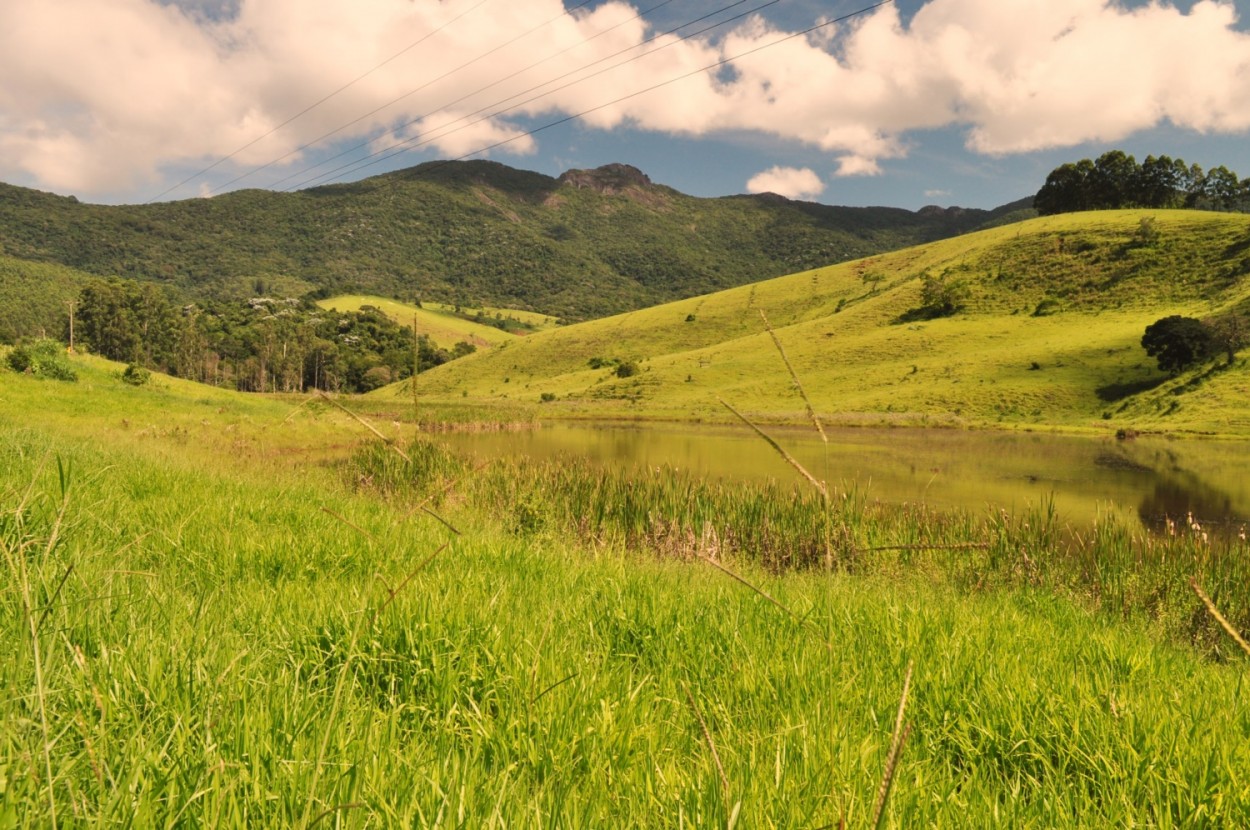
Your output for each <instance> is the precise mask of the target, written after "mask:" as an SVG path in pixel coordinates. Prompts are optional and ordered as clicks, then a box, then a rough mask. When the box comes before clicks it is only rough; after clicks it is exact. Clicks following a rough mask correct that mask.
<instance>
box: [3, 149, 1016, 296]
mask: <svg viewBox="0 0 1250 830" xmlns="http://www.w3.org/2000/svg"><path fill="white" fill-rule="evenodd" d="M1029 203H1031V200H1025V201H1024V202H1020V203H1016V204H1013V205H1007V206H1004V207H1003V208H1000V209H998V210H995V211H984V210H964V209H960V208H949V209H943V208H936V207H933V208H925V209H922V210H920V211H916V212H913V211H907V210H899V209H894V208H846V207H830V206H826V205H819V204H813V203H805V202H794V201H790V200H788V199H784V198H782V197H780V196H776V195H771V194H764V195H756V196H732V197H724V198H716V199H701V198H695V197H691V196H687V195H684V194H682V193H679V192H677V191H676V190H673V189H672V188H668V187H664V186H662V185H657V184H653V183H652V182H651V181H650V180H649V179H648V178H647V177H646V176H645V175H644V174H643V173H642V172H640V171H638V170H636V169H634V168H632V167H628V166H625V165H608V166H606V167H602V168H599V169H597V170H576V171H569V172H568V173H565V174H564V175H563V176H561V177H559V178H553V177H550V176H545V175H541V174H538V173H532V172H527V171H522V170H515V169H512V168H509V167H506V166H504V165H502V164H498V163H495V162H486V161H471V162H455V163H445V162H432V163H429V164H425V165H421V166H418V167H415V168H411V169H409V170H404V171H399V172H396V173H390V174H386V175H384V176H378V177H375V178H372V179H366V180H363V181H360V182H355V183H352V184H344V185H332V186H326V187H318V188H312V189H309V190H303V191H299V192H295V193H276V192H269V191H262V190H245V191H237V192H233V193H228V194H225V195H222V196H217V197H214V198H211V199H191V200H185V201H178V202H168V203H161V204H152V205H123V206H103V205H89V204H81V203H79V202H78V201H77V200H76V199H74V198H72V197H62V196H56V195H53V194H49V193H42V192H39V191H34V190H29V189H25V188H20V187H15V186H11V185H0V255H6V256H10V257H15V258H18V259H24V260H31V261H38V262H51V263H58V264H61V265H66V266H70V267H73V268H76V269H79V270H82V271H86V272H89V273H93V274H99V275H106V276H123V277H131V278H138V279H146V280H154V281H157V282H159V283H161V284H163V285H166V286H168V287H169V288H171V289H172V290H174V291H175V292H176V293H178V294H180V295H181V296H183V297H185V298H187V299H188V300H192V299H215V300H227V299H246V298H248V297H253V296H258V295H266V294H267V295H271V296H282V297H294V296H303V295H305V294H308V293H312V292H316V293H317V294H318V295H319V296H322V297H328V296H331V295H333V294H341V293H364V294H380V295H387V296H392V297H398V298H404V299H418V298H419V299H421V300H422V301H431V300H434V301H443V302H450V303H456V304H459V305H462V306H480V305H486V306H499V307H505V308H519V309H528V310H532V311H537V312H541V313H542V314H545V315H550V316H556V317H560V318H563V319H565V320H585V319H591V318H595V317H600V316H603V315H605V314H611V313H615V312H620V311H626V310H629V309H635V308H643V307H647V306H650V305H654V304H657V303H662V302H666V301H669V300H674V299H678V298H681V297H689V296H694V295H698V294H704V293H708V292H711V291H716V290H720V289H724V288H729V287H732V286H735V285H740V284H743V283H746V282H750V281H754V280H757V279H760V278H762V277H771V276H778V275H782V274H786V273H791V272H793V271H797V270H801V269H804V268H812V267H816V266H821V265H826V264H828V263H830V262H839V261H844V260H848V259H854V258H857V257H863V256H867V255H870V254H874V253H878V252H881V251H885V250H893V249H897V248H900V247H904V246H907V245H912V244H916V243H918V242H925V241H930V240H934V239H939V238H945V237H949V236H952V235H955V234H959V233H963V232H966V231H969V230H973V229H975V228H978V227H982V226H985V225H989V224H994V223H999V222H1002V221H1007V220H1008V219H1010V218H1012V217H1016V216H1020V215H1022V214H1021V211H1024V212H1025V213H1026V214H1027V213H1029V212H1030V210H1031V209H1030V208H1029V207H1028V204H1029Z"/></svg>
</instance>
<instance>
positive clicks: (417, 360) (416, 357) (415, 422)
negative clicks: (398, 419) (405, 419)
mask: <svg viewBox="0 0 1250 830" xmlns="http://www.w3.org/2000/svg"><path fill="white" fill-rule="evenodd" d="M420 370H421V347H420V344H419V343H418V341H417V313H416V312H415V311H414V312H413V313H412V426H413V429H415V430H416V431H417V432H420V431H421V418H420V417H419V415H418V413H417V372H419V371H420Z"/></svg>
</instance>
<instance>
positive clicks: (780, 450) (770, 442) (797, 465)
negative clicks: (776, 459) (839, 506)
mask: <svg viewBox="0 0 1250 830" xmlns="http://www.w3.org/2000/svg"><path fill="white" fill-rule="evenodd" d="M717 400H718V401H720V403H721V406H723V407H725V408H726V409H728V410H729V411H730V412H732V413H733V414H734V415H736V416H738V420H740V421H742V423H744V424H746V425H747V426H749V427H750V428H751V429H753V430H755V434H756V435H758V436H759V437H761V438H763V439H764V440H765V441H767V442H768V445H769V446H770V447H772V448H773V449H775V450H776V451H777V452H778V453H779V454H780V455H781V457H782V458H784V459H785V460H786V462H787V463H788V464H789V465H790V466H791V467H793V468H794V469H796V470H798V471H799V475H801V476H803V478H805V479H807V480H808V482H810V483H811V485H812V486H813V487H815V488H816V489H817V491H819V492H820V495H821V496H822V497H823V498H824V500H825V501H826V502H828V501H829V491H828V490H826V489H825V485H823V484H821V483H820V482H819V481H817V480H816V477H815V476H813V475H812V474H811V473H809V472H808V471H807V469H806V468H805V467H804V466H803V465H802V464H800V463H799V462H798V461H797V460H796V459H795V457H794V456H792V455H790V453H788V452H786V450H785V448H784V447H783V446H781V445H780V444H778V443H777V442H776V441H774V440H773V438H772V436H771V435H769V434H768V433H766V432H764V430H762V429H760V428H759V427H757V426H756V425H755V424H754V423H752V422H751V420H750V419H749V418H747V416H745V415H743V414H742V413H741V412H739V411H738V410H736V409H734V408H733V407H732V406H730V405H729V404H728V403H726V402H725V401H724V400H722V399H720V398H717Z"/></svg>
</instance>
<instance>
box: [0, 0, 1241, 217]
mask: <svg viewBox="0 0 1250 830" xmlns="http://www.w3.org/2000/svg"><path fill="white" fill-rule="evenodd" d="M1174 2H1175V0H1157V1H1156V2H1150V3H1141V4H1137V5H1133V6H1126V5H1124V4H1122V3H1120V2H1112V1H1111V0H1013V2H1010V3H1005V2H1002V0H930V1H929V2H928V3H926V4H925V5H924V6H922V7H921V8H920V9H919V10H918V11H917V12H916V14H915V15H913V16H912V17H911V18H910V20H908V21H907V22H906V23H904V22H903V21H902V19H901V18H900V16H899V13H898V11H897V10H896V9H895V8H894V7H893V6H886V7H882V8H879V9H877V10H876V11H874V12H872V13H869V14H867V15H865V16H863V17H861V18H858V19H855V20H852V21H846V22H843V23H840V24H837V25H836V26H829V27H828V28H826V29H823V30H821V31H820V32H817V33H813V34H810V35H808V36H798V37H790V38H788V39H786V38H787V35H788V34H789V33H788V32H786V31H783V30H779V29H777V28H776V27H775V26H774V25H773V24H771V23H770V22H768V21H767V20H765V19H763V18H760V17H751V18H747V19H744V20H741V21H738V22H737V23H735V24H734V26H733V27H732V28H730V29H720V30H717V31H716V32H714V33H709V34H708V35H705V36H701V37H698V38H694V39H692V40H689V41H680V40H678V39H677V38H675V37H673V36H666V37H661V38H658V39H655V40H652V41H650V42H648V41H647V39H648V38H652V37H654V36H655V34H656V33H655V32H654V31H653V30H651V29H650V28H649V27H648V25H647V24H646V23H645V22H644V21H643V20H641V19H639V17H638V12H639V8H638V7H637V6H635V5H631V4H630V3H628V2H624V0H609V2H605V3H601V4H597V5H595V6H593V8H591V10H589V11H587V10H580V11H574V12H568V11H566V10H565V8H564V5H563V4H562V2H560V0H511V1H510V2H507V3H493V4H491V5H490V6H488V7H485V8H482V9H478V8H477V6H478V5H479V4H478V3H477V2H475V0H230V2H225V0H216V2H212V1H211V0H183V2H182V3H181V4H177V3H173V4H171V3H170V2H160V1H159V0H5V2H3V3H0V77H3V78H4V79H5V81H4V83H3V84H2V85H0V179H6V180H14V179H19V180H29V181H33V182H35V183H37V184H40V185H43V186H46V187H50V188H52V189H55V190H60V191H63V192H64V191H72V192H79V193H84V194H87V195H90V194H98V193H107V192H110V191H116V190H118V189H124V188H136V187H143V186H151V187H155V186H159V185H160V184H162V183H166V182H168V181H171V180H173V179H176V177H177V175H178V173H177V171H180V170H181V171H187V170H194V169H196V168H198V167H199V166H201V165H205V164H207V163H209V162H210V161H212V160H214V159H219V158H221V157H223V156H226V155H230V154H233V155H231V158H230V159H229V161H228V162H227V163H225V164H223V165H222V166H221V167H220V168H219V170H218V171H217V172H218V173H219V174H224V175H232V174H234V173H237V172H239V171H244V170H247V169H248V168H250V167H252V166H255V165H260V164H265V163H270V162H274V165H273V166H274V168H275V169H277V170H279V171H281V172H284V173H287V174H290V173H291V172H292V171H295V170H297V169H298V168H299V165H301V164H303V163H305V162H306V161H307V159H308V158H309V154H310V152H312V151H313V150H315V149H317V148H322V147H330V146H333V147H334V148H335V149H336V150H337V149H338V148H340V147H342V146H344V145H345V144H350V143H358V144H359V146H360V147H361V148H362V149H361V150H360V151H359V153H357V157H358V156H359V155H361V154H363V153H365V152H369V151H373V150H378V149H384V148H385V147H386V146H389V145H392V144H394V143H395V142H397V141H402V142H406V144H405V145H404V146H421V147H429V148H434V149H436V150H437V151H438V152H440V153H442V154H444V155H448V156H460V155H464V154H466V153H469V152H472V151H473V150H475V149H478V148H480V147H484V146H486V145H495V147H494V148H493V149H492V150H491V152H492V153H496V154H498V153H507V152H512V153H524V152H532V151H533V150H534V148H535V141H536V140H537V141H539V142H541V141H542V140H543V135H542V134H540V135H539V136H537V138H533V137H529V136H527V135H526V134H525V129H524V127H523V126H522V125H523V124H531V123H535V121H534V119H536V120H537V123H542V122H544V121H546V120H555V119H559V118H564V117H568V116H573V115H578V116H580V117H581V118H582V119H583V121H584V123H586V124H587V125H588V126H590V127H592V128H597V129H604V130H607V129H614V128H618V127H620V126H622V125H627V126H629V127H632V128H637V129H644V130H651V131H657V132H663V133H669V134H674V135H686V136H705V135H709V134H716V133H725V132H740V131H752V132H757V133H765V134H769V135H773V136H777V137H779V138H782V139H785V140H787V141H792V142H794V141H797V142H801V143H803V144H806V145H810V146H812V147H817V148H820V149H821V150H823V151H825V152H826V153H828V154H829V156H830V158H831V162H832V164H833V168H834V169H835V171H836V173H837V174H838V175H872V174H875V173H878V172H880V171H881V169H882V165H883V164H885V163H888V161H889V160H890V159H894V158H899V157H901V156H903V155H905V154H906V153H907V150H908V134H909V133H911V132H913V131H921V130H931V129H936V128H943V127H950V126H956V127H959V128H960V129H962V130H964V132H965V135H966V140H967V143H968V146H969V147H970V148H972V149H973V150H975V151H977V152H980V153H985V154H991V155H996V154H1009V153H1024V152H1030V151H1034V150H1039V149H1045V148H1053V147H1062V146H1069V145H1074V144H1078V143H1082V142H1086V141H1094V140H1097V141H1115V140H1118V139H1122V138H1124V137H1126V136H1128V135H1130V134H1131V133H1133V132H1136V131H1139V130H1143V129H1146V128H1149V127H1152V126H1155V125H1157V124H1160V123H1162V122H1170V123H1172V124H1175V125H1177V126H1180V127H1183V128H1189V129H1193V130H1197V131H1203V132H1225V133H1237V132H1242V131H1245V130H1247V129H1250V35H1247V34H1246V33H1244V32H1243V31H1241V30H1240V28H1239V25H1240V22H1239V21H1238V19H1237V15H1236V11H1235V9H1234V7H1233V6H1232V5H1230V4H1229V3H1227V2H1219V0H1197V2H1195V3H1193V4H1192V5H1189V6H1188V8H1187V9H1186V10H1182V9H1180V8H1177V6H1176V5H1173V3H1174ZM588 8H590V7H588ZM713 35H714V37H713ZM640 56H641V57H640ZM737 56H741V58H740V59H737V60H734V61H733V62H732V63H731V64H730V65H729V67H728V68H727V67H725V66H721V67H720V68H719V69H717V71H713V72H702V71H700V70H702V69H704V68H705V67H710V66H715V65H716V64H717V63H718V62H722V61H725V60H726V59H728V58H735V57H737ZM633 58H637V59H636V60H634V59H633ZM353 79H355V80H354V81H353ZM345 84H347V85H348V86H347V87H346V88H345V89H342V91H340V92H338V93H337V94H334V95H332V96H330V97H329V98H328V99H326V96H327V94H329V93H331V92H332V91H334V90H338V89H340V88H342V87H344V85H345ZM642 90H650V91H648V92H645V93H642V94H637V95H634V94H633V93H635V92H640V91H642ZM322 99H325V100H324V101H323V102H322V103H320V104H319V105H317V106H315V107H313V108H312V109H310V110H308V111H307V112H305V113H303V114H302V115H299V117H296V118H294V120H290V119H291V118H292V116H296V115H297V114H299V113H300V112H301V111H302V110H304V109H305V108H306V107H308V106H309V105H311V104H313V103H315V102H318V101H322ZM526 119H530V120H526ZM288 121H289V123H287V122H288ZM380 137H382V138H380ZM800 172H801V171H784V170H783V171H769V172H768V173H767V174H761V175H765V176H771V177H772V178H773V180H774V184H773V185H772V186H769V188H768V189H772V190H777V191H778V192H782V191H781V188H780V187H779V186H777V185H781V186H787V185H788V186H789V187H790V188H791V191H790V192H793V193H800V194H802V195H813V193H814V192H819V191H813V190H812V189H811V188H813V187H815V186H818V181H816V182H813V181H812V180H814V179H815V174H812V175H811V178H810V179H807V178H805V177H803V176H800V175H798V174H799V173H800ZM808 172H810V171H808ZM793 188H799V189H798V190H795V189H793ZM803 188H807V189H803ZM183 195H185V194H183Z"/></svg>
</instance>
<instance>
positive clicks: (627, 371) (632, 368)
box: [616, 360, 638, 378]
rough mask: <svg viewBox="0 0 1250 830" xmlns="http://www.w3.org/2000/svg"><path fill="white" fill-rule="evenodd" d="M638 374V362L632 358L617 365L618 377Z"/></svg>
mask: <svg viewBox="0 0 1250 830" xmlns="http://www.w3.org/2000/svg"><path fill="white" fill-rule="evenodd" d="M636 374H638V364H637V363H635V362H634V361H632V360H626V361H623V362H622V363H620V364H618V365H617V367H616V376H617V377H618V378H632V377H633V376H634V375H636Z"/></svg>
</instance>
